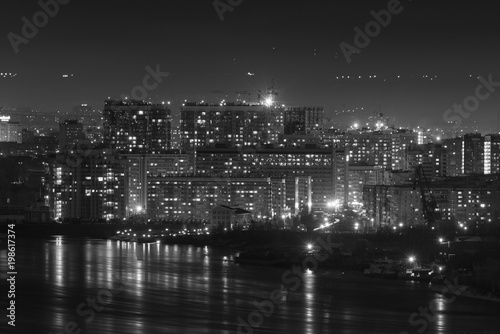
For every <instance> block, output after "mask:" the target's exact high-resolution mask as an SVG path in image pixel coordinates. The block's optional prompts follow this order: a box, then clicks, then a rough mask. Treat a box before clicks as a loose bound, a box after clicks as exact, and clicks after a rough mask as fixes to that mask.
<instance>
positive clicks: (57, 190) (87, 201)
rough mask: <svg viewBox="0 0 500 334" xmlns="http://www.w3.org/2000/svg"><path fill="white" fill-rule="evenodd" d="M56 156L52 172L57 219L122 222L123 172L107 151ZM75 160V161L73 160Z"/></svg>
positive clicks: (123, 212)
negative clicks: (113, 220) (114, 220)
mask: <svg viewBox="0 0 500 334" xmlns="http://www.w3.org/2000/svg"><path fill="white" fill-rule="evenodd" d="M88 153H89V154H84V155H80V154H78V152H72V151H71V149H70V150H69V151H68V154H60V155H58V156H57V161H56V167H55V171H54V174H55V175H54V203H55V204H54V206H55V208H54V216H55V217H56V219H62V220H65V219H82V220H101V219H106V220H109V219H122V218H125V217H126V201H125V194H126V189H125V182H124V180H125V171H124V170H123V166H122V165H121V164H120V162H119V161H117V157H116V156H115V155H114V153H113V152H112V150H109V149H104V150H103V149H92V150H90V151H89V152H88ZM75 158H76V159H75Z"/></svg>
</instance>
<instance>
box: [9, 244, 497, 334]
mask: <svg viewBox="0 0 500 334" xmlns="http://www.w3.org/2000/svg"><path fill="white" fill-rule="evenodd" d="M0 259H1V263H2V272H1V273H0V275H1V280H2V282H3V284H2V290H3V291H2V292H1V295H2V296H3V297H2V309H3V310H4V311H3V312H5V315H3V316H2V318H3V319H4V321H2V323H1V327H0V332H1V333H52V334H59V333H80V334H84V333H91V334H94V333H130V334H132V333H134V334H139V333H148V334H149V333H186V334H187V333H301V334H316V333H404V332H408V333H472V332H474V333H500V303H495V302H491V301H485V300H477V299H471V298H467V297H463V296H458V297H456V298H451V296H448V297H446V296H442V295H439V294H436V293H434V292H431V291H429V289H428V284H427V283H414V282H407V281H396V280H384V279H374V278H366V277H363V275H362V274H361V273H358V272H342V271H338V270H328V271H325V270H320V271H316V272H312V271H309V270H308V271H306V272H305V273H299V275H295V274H287V272H286V271H287V270H288V269H289V268H266V267H258V266H250V265H245V266H242V265H239V264H235V263H234V262H233V259H234V253H233V252H232V251H231V250H230V249H221V248H211V247H194V246H186V245H164V244H136V243H132V242H130V243H129V242H117V241H110V240H98V239H79V238H65V237H61V236H54V237H50V238H47V239H26V240H17V241H16V271H17V275H16V282H15V306H16V309H15V312H16V313H15V325H16V326H15V327H13V326H10V325H8V324H7V321H9V318H7V317H6V314H7V312H8V311H6V307H7V306H6V305H7V304H6V300H7V292H8V290H9V287H8V286H7V285H6V284H5V281H6V279H7V278H8V277H7V275H6V272H7V269H6V268H7V266H6V262H7V251H6V250H2V251H0ZM284 273H285V277H286V278H287V279H288V280H291V279H292V278H294V279H295V280H294V281H295V283H296V284H295V286H294V288H296V289H295V291H289V292H288V294H287V295H285V294H283V295H281V289H282V278H283V274H284ZM288 273H289V272H288ZM273 293H274V294H273ZM271 298H274V299H271ZM259 308H260V310H259ZM429 309H431V311H426V310H429ZM419 313H421V314H419ZM495 331H496V332H495Z"/></svg>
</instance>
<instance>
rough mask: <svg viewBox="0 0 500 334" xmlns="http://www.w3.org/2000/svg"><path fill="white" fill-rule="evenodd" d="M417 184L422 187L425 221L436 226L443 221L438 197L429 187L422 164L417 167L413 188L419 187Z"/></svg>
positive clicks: (421, 195) (428, 224)
mask: <svg viewBox="0 0 500 334" xmlns="http://www.w3.org/2000/svg"><path fill="white" fill-rule="evenodd" d="M417 185H418V186H419V188H420V197H421V201H422V211H423V215H424V219H425V223H426V225H427V226H429V227H434V226H435V225H436V224H437V223H438V222H440V221H441V215H440V213H439V211H438V210H437V209H438V206H437V202H436V198H435V197H434V194H433V193H432V190H431V188H430V187H429V181H428V180H427V177H426V176H425V172H424V168H423V167H422V165H418V166H417V167H416V168H415V179H414V180H413V190H416V189H417Z"/></svg>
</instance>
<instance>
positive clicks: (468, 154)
mask: <svg viewBox="0 0 500 334" xmlns="http://www.w3.org/2000/svg"><path fill="white" fill-rule="evenodd" d="M462 174H465V175H471V174H484V137H483V136H481V134H466V135H464V136H463V139H462Z"/></svg>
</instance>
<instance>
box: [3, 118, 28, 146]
mask: <svg viewBox="0 0 500 334" xmlns="http://www.w3.org/2000/svg"><path fill="white" fill-rule="evenodd" d="M22 140H23V136H22V126H21V124H20V123H19V122H13V121H11V120H10V116H0V142H14V143H19V144H21V143H22Z"/></svg>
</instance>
